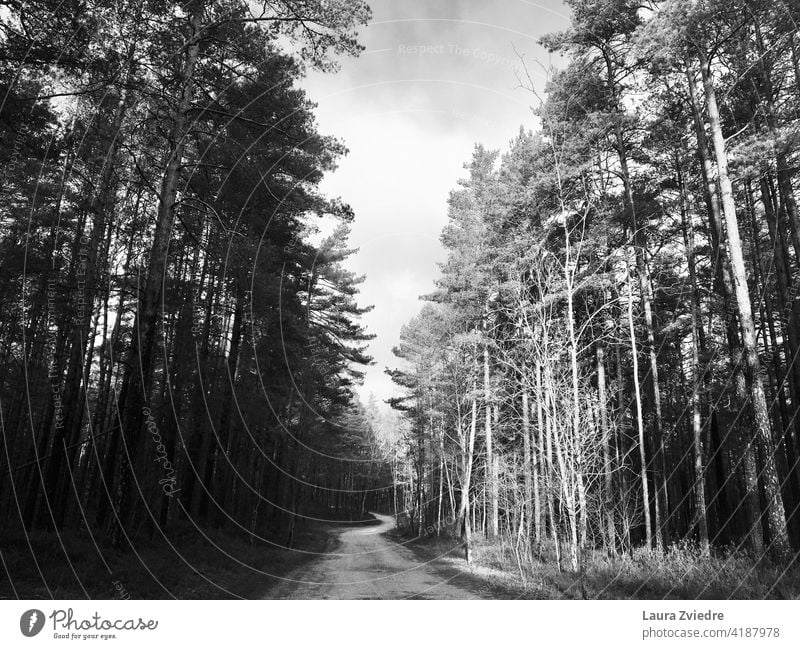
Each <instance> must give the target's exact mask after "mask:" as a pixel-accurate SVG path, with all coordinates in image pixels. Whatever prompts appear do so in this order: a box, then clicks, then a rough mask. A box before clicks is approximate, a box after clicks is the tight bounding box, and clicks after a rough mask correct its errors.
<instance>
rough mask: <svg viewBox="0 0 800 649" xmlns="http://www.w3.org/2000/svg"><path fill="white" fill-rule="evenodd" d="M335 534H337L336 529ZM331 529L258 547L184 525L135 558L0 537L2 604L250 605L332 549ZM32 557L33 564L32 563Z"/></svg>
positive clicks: (85, 538) (93, 545)
mask: <svg viewBox="0 0 800 649" xmlns="http://www.w3.org/2000/svg"><path fill="white" fill-rule="evenodd" d="M335 527H338V525H337V526H335ZM330 529H331V525H330V524H327V523H326V524H322V523H309V524H307V525H300V526H298V528H297V530H296V532H295V535H294V541H293V544H292V549H286V548H284V547H282V542H283V541H285V539H286V533H285V531H283V530H281V531H276V532H274V533H273V534H272V535H271V537H270V538H269V539H264V540H257V541H253V542H252V543H251V542H250V541H249V540H248V539H246V538H244V535H243V534H241V532H238V533H236V532H233V531H230V530H218V529H200V528H197V527H196V526H194V525H190V524H188V523H179V524H176V525H175V526H173V527H172V528H171V529H170V533H169V535H168V537H167V538H165V537H164V536H162V535H159V534H156V535H155V536H154V537H153V538H143V539H137V540H136V542H135V550H131V549H124V550H116V549H113V548H110V547H108V546H104V545H103V544H102V542H101V541H100V538H101V535H99V534H94V535H92V534H90V533H89V532H88V531H87V530H85V529H82V530H69V531H67V532H65V533H62V534H61V535H60V536H57V535H56V534H54V533H44V532H40V533H34V534H30V535H24V534H9V533H7V532H6V533H3V534H2V536H0V599H10V598H15V599H18V598H22V599H51V598H52V599H84V598H87V599H171V598H176V599H237V598H243V599H251V598H258V597H260V595H261V593H262V592H263V591H264V589H266V588H268V587H269V585H271V584H273V583H276V581H278V580H279V579H280V578H281V577H282V576H284V575H286V574H288V573H289V572H291V571H292V570H295V569H296V568H297V567H298V566H300V565H302V564H303V563H307V562H309V561H312V560H313V559H314V558H316V556H317V555H318V554H319V553H325V552H326V550H327V549H328V548H329V547H330V545H331V538H332V535H331V533H330V531H329V530H330ZM32 557H35V558H36V560H35V561H34V560H33V559H32Z"/></svg>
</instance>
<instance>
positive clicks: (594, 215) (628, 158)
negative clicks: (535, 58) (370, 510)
mask: <svg viewBox="0 0 800 649" xmlns="http://www.w3.org/2000/svg"><path fill="white" fill-rule="evenodd" d="M567 4H568V5H569V7H570V9H571V12H572V17H571V23H570V26H569V28H568V29H567V30H565V31H564V32H561V33H557V34H551V35H549V36H547V37H545V38H544V39H543V40H542V42H543V44H544V45H545V46H546V47H547V48H548V49H549V50H550V51H552V52H554V53H559V54H561V55H563V57H564V59H563V60H564V64H563V65H562V66H560V67H557V68H555V69H553V70H551V71H550V73H549V81H548V86H547V89H546V93H545V95H544V96H542V97H539V96H538V95H537V96H536V97H535V99H537V100H538V101H537V104H538V105H537V107H536V109H535V113H536V119H537V123H538V124H539V127H538V128H537V130H536V131H526V130H521V131H520V133H519V135H518V136H517V137H516V138H515V139H514V140H513V141H512V142H511V143H510V145H509V148H508V149H507V150H506V151H505V152H503V153H502V154H501V153H500V152H496V151H488V150H486V149H485V148H484V147H481V146H477V147H476V148H475V151H474V154H473V157H472V160H471V161H470V162H469V163H468V164H467V165H466V170H467V177H466V179H465V180H463V181H462V182H461V186H460V187H459V188H458V189H457V190H455V191H453V192H452V193H451V196H450V199H449V224H448V225H447V226H446V228H445V230H444V232H443V234H442V242H443V244H444V246H445V248H446V250H447V253H448V256H447V260H446V262H445V263H444V264H443V265H442V268H441V275H440V277H439V279H438V281H437V289H436V291H435V292H434V293H433V294H431V295H429V296H427V300H428V302H429V303H428V304H426V305H425V306H424V307H423V309H422V311H421V312H420V314H419V315H418V316H417V317H416V318H414V319H413V320H412V321H411V322H409V323H408V324H407V325H406V326H405V327H404V329H403V331H402V335H401V341H400V344H399V345H398V347H397V348H396V354H397V355H398V357H399V358H401V359H403V360H404V363H403V364H402V367H400V369H397V370H392V371H391V374H392V376H393V378H394V380H395V381H396V382H397V383H398V385H400V386H401V387H402V388H403V392H404V396H403V397H401V398H399V399H396V400H395V401H394V403H393V405H394V406H395V407H396V408H398V409H400V410H401V411H403V412H404V414H405V419H406V422H407V433H406V436H405V442H404V443H403V444H402V448H401V452H400V460H399V470H398V474H399V478H398V480H397V483H398V485H399V486H398V491H399V499H400V501H401V505H400V508H401V509H404V510H406V511H407V512H408V514H409V516H410V522H411V524H412V526H413V527H414V529H415V531H417V532H419V533H422V532H423V531H424V530H426V529H427V530H428V531H430V530H431V529H435V530H437V531H443V530H445V529H450V530H452V531H453V533H455V534H456V535H457V536H459V537H461V536H464V537H465V540H466V547H467V557H468V558H469V552H470V539H471V534H472V533H473V532H475V531H476V530H477V531H478V532H480V533H482V534H484V535H485V536H486V537H489V538H497V537H501V538H502V539H503V540H505V541H508V542H509V543H510V545H512V546H513V547H514V548H515V549H516V551H517V552H518V555H519V556H533V555H534V554H536V553H541V552H552V553H554V554H555V558H556V559H557V560H558V562H559V565H561V563H562V561H563V562H564V563H565V564H568V565H570V566H571V567H572V568H573V569H577V568H578V567H579V566H580V565H581V562H582V561H583V560H584V558H585V557H586V556H588V555H589V554H590V553H591V552H593V551H595V550H604V551H606V552H608V553H611V554H618V553H629V552H631V551H632V550H633V549H634V548H635V547H637V546H644V547H646V548H651V549H653V550H655V551H659V550H661V549H663V548H665V547H666V546H668V545H671V544H674V543H677V542H689V543H696V544H697V547H698V549H699V551H700V552H702V553H705V554H708V553H709V552H711V551H716V550H717V549H722V548H726V547H727V548H730V547H732V548H735V549H739V550H741V551H747V552H752V553H753V554H754V555H755V556H757V557H761V556H763V555H764V554H765V553H767V552H768V553H769V554H770V555H771V556H773V557H775V558H778V559H780V558H785V557H786V556H790V555H794V553H796V551H797V548H798V547H799V546H800V515H799V514H798V511H797V510H798V508H799V507H800V466H798V454H800V439H799V438H798V433H799V432H800V429H799V427H800V419H799V418H798V414H799V413H798V407H800V359H798V351H799V350H800V343H799V342H798V341H799V340H800V338H799V335H800V329H799V327H800V319H799V318H798V316H800V301H798V299H797V298H798V286H799V285H800V220H799V219H800V215H798V207H797V193H798V187H797V182H798V181H797V168H798V153H797V151H798V141H799V139H798V138H799V137H800V121H798V117H799V116H798V106H800V64H799V63H798V61H799V60H800V37H798V30H797V25H798V22H797V21H798V18H800V7H798V5H796V4H795V3H789V2H761V1H760V0H713V1H712V0H700V1H692V2H689V1H687V0H665V1H663V2H653V3H644V4H645V5H646V6H643V4H642V3H640V2H632V1H631V0H599V1H598V0H568V1H567ZM530 88H531V91H532V92H533V93H534V94H535V91H534V89H533V84H532V83H531V84H530ZM549 556H552V555H549Z"/></svg>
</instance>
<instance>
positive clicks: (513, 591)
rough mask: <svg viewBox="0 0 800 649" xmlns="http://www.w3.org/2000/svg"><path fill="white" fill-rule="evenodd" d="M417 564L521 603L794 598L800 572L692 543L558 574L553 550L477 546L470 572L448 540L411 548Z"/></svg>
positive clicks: (603, 558)
mask: <svg viewBox="0 0 800 649" xmlns="http://www.w3.org/2000/svg"><path fill="white" fill-rule="evenodd" d="M408 547H410V548H411V549H412V550H414V551H415V552H416V553H417V554H418V555H419V556H420V557H422V558H427V559H430V558H432V557H434V556H441V555H444V554H447V556H446V557H445V558H444V559H443V560H442V561H443V562H444V563H445V564H446V566H447V567H448V569H451V570H452V569H454V568H458V569H460V570H462V571H464V572H466V573H469V574H471V575H472V576H473V577H475V578H478V579H482V580H483V581H485V582H486V584H487V587H488V588H489V589H490V590H491V591H492V592H493V593H495V595H496V596H500V597H502V598H519V599H798V598H800V565H799V564H798V562H797V561H795V563H794V565H793V566H789V567H787V566H786V565H778V564H775V563H771V562H768V561H766V560H763V561H761V562H755V561H754V560H753V559H751V558H750V557H749V556H747V555H746V554H744V553H741V552H731V551H728V552H719V553H717V554H715V555H713V556H711V557H703V556H702V555H701V553H700V552H699V550H698V548H697V547H695V546H693V545H691V544H679V545H674V546H671V547H669V548H668V549H667V550H665V551H664V552H662V553H660V554H657V553H655V552H646V551H644V550H642V549H637V550H636V551H634V553H633V554H632V555H622V556H617V557H609V556H608V555H606V554H605V553H603V552H599V551H597V552H593V553H591V554H590V555H589V556H588V557H587V558H586V562H585V567H584V570H583V572H581V571H572V570H568V569H563V570H559V569H558V565H557V563H556V560H555V553H554V552H553V550H552V547H544V548H542V551H541V552H540V553H539V554H538V555H533V556H527V557H524V556H520V557H519V561H518V560H517V559H518V557H517V556H516V554H515V552H514V550H513V547H512V546H510V545H508V544H502V543H498V542H489V541H487V540H485V539H481V538H477V539H474V543H473V551H472V557H473V562H472V566H468V565H467V564H466V561H465V560H464V553H463V549H462V548H461V547H460V545H459V544H458V543H457V542H456V541H454V540H453V539H452V538H447V537H430V538H425V537H423V538H421V539H418V540H416V541H414V542H413V543H410V544H408Z"/></svg>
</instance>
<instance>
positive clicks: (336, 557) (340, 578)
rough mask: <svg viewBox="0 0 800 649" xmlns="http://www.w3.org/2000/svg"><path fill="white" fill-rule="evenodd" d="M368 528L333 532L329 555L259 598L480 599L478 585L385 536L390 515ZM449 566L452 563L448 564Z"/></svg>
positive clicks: (300, 569)
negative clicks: (424, 558) (335, 542)
mask: <svg viewBox="0 0 800 649" xmlns="http://www.w3.org/2000/svg"><path fill="white" fill-rule="evenodd" d="M375 517H376V518H377V519H378V520H379V521H380V523H379V524H377V525H371V526H368V527H361V526H359V527H346V526H343V527H342V528H341V529H335V530H334V534H336V537H337V538H336V540H337V541H338V543H337V544H336V547H334V548H333V549H332V550H331V552H330V553H328V554H326V555H324V556H321V557H319V558H317V559H315V560H314V561H311V562H310V563H307V564H305V565H304V566H302V567H301V568H298V569H297V570H295V571H294V572H293V573H291V574H290V575H289V577H288V578H287V579H285V580H282V581H281V582H279V583H277V584H276V585H275V586H274V587H272V588H270V589H269V590H268V592H267V593H265V594H264V596H263V598H264V599H481V598H484V597H487V596H489V597H490V596H491V595H489V594H488V593H486V592H482V591H484V590H485V589H483V588H481V584H480V582H478V581H476V580H474V579H473V578H472V577H471V576H469V575H467V574H465V573H464V572H463V571H462V570H459V569H454V568H452V567H450V568H449V569H448V567H447V566H446V565H444V564H443V563H442V562H441V561H438V560H437V561H432V562H425V561H423V560H422V559H420V558H419V557H418V556H417V555H416V554H414V552H412V551H411V550H410V549H409V548H406V547H404V546H403V545H402V544H401V543H400V542H398V541H396V540H394V539H393V538H391V537H389V536H387V535H386V534H385V533H386V532H387V531H389V530H391V529H392V528H393V527H394V519H393V518H392V517H391V516H383V515H381V514H375ZM449 562H450V563H452V562H453V560H452V559H450V560H449Z"/></svg>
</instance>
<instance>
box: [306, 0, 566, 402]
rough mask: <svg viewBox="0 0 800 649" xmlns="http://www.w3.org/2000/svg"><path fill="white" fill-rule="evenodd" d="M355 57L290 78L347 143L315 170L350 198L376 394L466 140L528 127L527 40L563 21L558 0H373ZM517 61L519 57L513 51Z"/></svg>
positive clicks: (368, 387) (497, 140)
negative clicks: (331, 70)
mask: <svg viewBox="0 0 800 649" xmlns="http://www.w3.org/2000/svg"><path fill="white" fill-rule="evenodd" d="M369 4H370V6H371V7H372V13H373V18H372V21H371V22H370V24H369V25H368V26H367V27H366V28H364V29H362V30H361V32H360V38H359V40H360V42H361V44H362V45H363V46H364V47H365V49H364V51H363V53H362V54H361V55H360V56H359V57H358V58H348V59H343V60H341V61H340V69H339V71H338V72H337V73H335V74H322V73H316V72H313V73H310V74H309V75H308V77H307V78H306V79H304V81H303V83H302V85H303V87H304V88H305V90H306V92H307V94H308V96H309V98H310V99H312V100H313V101H314V102H316V103H317V105H318V106H317V109H316V115H317V122H318V124H319V129H320V132H321V133H324V134H328V135H334V136H336V137H338V138H339V139H341V140H343V141H344V143H345V145H346V146H347V148H348V149H349V153H348V155H347V156H346V157H345V158H344V159H343V160H342V161H341V163H340V165H339V168H338V169H337V170H336V171H334V172H332V173H330V174H329V175H328V176H327V177H326V178H325V180H324V181H323V184H322V190H323V191H324V192H325V193H326V194H328V195H329V196H339V197H341V198H342V200H344V201H345V202H346V203H348V204H349V205H350V206H351V207H352V208H353V210H354V211H355V221H354V223H353V226H352V232H351V237H350V243H351V245H352V246H353V247H355V248H358V249H359V251H358V253H356V254H355V255H354V256H353V257H351V258H350V260H349V262H348V266H349V268H351V269H352V270H353V271H355V272H357V273H359V274H363V275H366V280H365V281H364V283H363V285H362V287H361V296H360V300H359V301H360V303H361V304H362V305H373V306H374V309H373V311H372V312H370V313H369V314H367V315H365V316H364V318H363V320H362V321H363V323H364V324H365V325H366V327H367V329H368V331H369V332H370V333H373V334H375V335H376V336H377V337H376V339H375V340H374V341H372V342H371V344H370V348H369V353H370V354H371V355H372V356H373V357H374V359H375V364H374V365H373V366H371V367H369V368H368V369H367V375H366V379H365V382H364V385H363V386H362V387H361V389H360V390H359V392H360V396H361V398H362V400H364V401H366V400H367V398H368V396H369V395H370V394H374V395H375V397H376V398H377V399H379V400H381V401H385V400H386V399H387V398H389V397H390V396H392V395H393V394H395V393H396V391H395V388H394V387H393V385H392V383H391V380H390V379H389V377H388V376H387V375H386V374H385V373H384V370H385V368H386V367H398V365H399V362H398V359H396V358H395V357H394V356H393V354H392V351H391V350H392V347H394V346H395V345H396V344H397V343H398V342H399V338H400V328H401V327H402V325H403V324H404V323H405V322H407V321H408V320H410V319H411V318H413V317H414V316H415V315H416V314H417V313H418V311H419V310H420V308H421V307H422V302H421V301H420V300H419V296H421V295H424V294H426V293H430V292H431V291H432V290H433V288H434V279H435V278H436V276H437V275H438V265H437V264H438V262H441V261H444V258H445V252H444V250H443V248H442V246H441V244H440V242H439V235H440V233H441V231H442V228H443V227H444V226H445V224H446V223H447V197H448V194H449V192H450V191H451V190H452V189H455V188H457V181H458V179H459V178H462V177H464V173H465V172H464V163H466V162H467V161H468V160H469V159H470V157H471V153H472V150H473V148H474V145H475V144H476V143H481V144H483V145H485V146H487V147H489V148H491V149H501V150H503V149H505V147H506V146H507V145H508V143H509V142H510V141H511V139H512V138H514V137H515V136H516V134H517V133H518V132H519V129H520V126H523V127H524V128H526V129H535V128H536V119H535V117H534V116H533V114H532V112H531V106H533V105H536V104H537V103H538V100H537V99H536V97H535V96H534V95H533V94H532V93H531V92H530V91H529V90H527V89H526V88H524V87H523V85H525V84H527V83H528V81H527V77H526V72H525V70H527V74H529V75H530V79H531V80H532V82H533V85H534V87H535V88H536V90H537V92H541V91H542V90H543V89H544V84H545V79H546V74H545V72H544V70H545V69H546V68H547V67H549V66H550V65H551V64H555V63H557V61H555V60H553V59H551V56H550V54H549V53H548V52H547V51H546V50H544V49H543V48H542V47H541V46H540V45H538V43H537V41H538V40H539V38H540V37H541V36H542V35H544V34H547V33H549V32H552V31H559V30H562V29H564V28H566V26H567V24H568V10H567V9H566V8H565V7H564V5H563V4H562V3H561V2H559V1H557V0H541V1H540V2H532V1H529V0H372V2H370V3H369ZM523 61H524V64H523Z"/></svg>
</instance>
